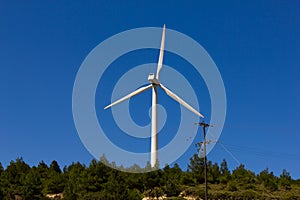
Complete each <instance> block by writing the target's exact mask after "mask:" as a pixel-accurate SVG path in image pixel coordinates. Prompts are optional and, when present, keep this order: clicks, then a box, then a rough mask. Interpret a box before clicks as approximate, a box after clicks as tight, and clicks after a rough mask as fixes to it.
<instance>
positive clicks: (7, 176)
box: [0, 158, 30, 199]
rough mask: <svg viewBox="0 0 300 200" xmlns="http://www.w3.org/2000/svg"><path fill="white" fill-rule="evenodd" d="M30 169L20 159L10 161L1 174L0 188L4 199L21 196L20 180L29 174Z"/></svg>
mask: <svg viewBox="0 0 300 200" xmlns="http://www.w3.org/2000/svg"><path fill="white" fill-rule="evenodd" d="M29 170H30V167H29V165H27V164H26V163H25V162H24V161H23V159H22V158H17V159H16V161H11V162H10V164H9V165H8V166H7V168H6V170H5V171H3V172H2V173H1V178H0V179H1V182H0V187H1V188H3V189H2V192H3V195H4V196H5V198H7V199H12V198H15V195H22V194H23V193H24V192H23V189H24V188H23V185H22V179H23V177H24V176H25V175H26V174H27V173H28V172H29Z"/></svg>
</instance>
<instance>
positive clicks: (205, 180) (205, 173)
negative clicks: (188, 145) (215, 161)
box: [197, 121, 210, 200]
mask: <svg viewBox="0 0 300 200" xmlns="http://www.w3.org/2000/svg"><path fill="white" fill-rule="evenodd" d="M197 124H198V125H199V126H202V129H203V140H204V141H203V145H204V147H203V151H204V159H203V161H204V184H205V198H204V199H205V200H207V195H208V191H207V158H206V143H207V142H206V128H207V127H209V126H210V125H209V124H206V123H205V122H204V121H202V122H200V123H197ZM200 144H201V143H200Z"/></svg>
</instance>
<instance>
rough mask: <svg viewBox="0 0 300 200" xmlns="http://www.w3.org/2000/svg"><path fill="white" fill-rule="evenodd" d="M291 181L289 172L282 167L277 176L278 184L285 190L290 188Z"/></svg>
mask: <svg viewBox="0 0 300 200" xmlns="http://www.w3.org/2000/svg"><path fill="white" fill-rule="evenodd" d="M291 183H292V177H291V175H290V173H289V172H288V171H287V170H286V169H283V170H282V173H281V174H280V177H279V185H280V186H281V187H283V188H284V189H285V190H290V189H291Z"/></svg>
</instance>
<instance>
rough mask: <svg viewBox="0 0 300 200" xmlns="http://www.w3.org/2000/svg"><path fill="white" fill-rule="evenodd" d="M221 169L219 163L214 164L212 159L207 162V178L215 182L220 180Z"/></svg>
mask: <svg viewBox="0 0 300 200" xmlns="http://www.w3.org/2000/svg"><path fill="white" fill-rule="evenodd" d="M220 175H221V174H220V169H219V165H218V164H217V163H214V164H212V162H211V161H209V162H208V164H207V179H208V182H210V183H212V184H215V183H219V182H220Z"/></svg>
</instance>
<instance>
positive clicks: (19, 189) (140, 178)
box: [0, 155, 300, 200]
mask: <svg viewBox="0 0 300 200" xmlns="http://www.w3.org/2000/svg"><path fill="white" fill-rule="evenodd" d="M203 164H204V163H203V159H200V158H199V157H198V156H197V155H194V156H193V157H192V158H191V159H190V164H189V165H188V170H187V171H183V170H181V169H180V167H179V166H178V165H176V164H175V165H174V166H173V167H169V166H165V167H164V168H163V169H161V170H156V171H152V172H148V173H140V174H137V173H136V174H133V173H126V172H121V171H118V170H114V169H112V168H110V167H107V166H106V165H104V164H103V163H102V162H98V161H96V160H92V161H91V163H90V164H89V165H88V166H85V165H83V164H81V163H79V162H77V163H72V164H71V165H69V166H65V167H63V168H62V169H61V168H60V166H59V165H58V163H57V162H56V161H52V162H51V164H50V165H49V166H48V165H47V164H45V163H44V162H43V161H41V162H40V163H39V164H38V165H37V166H33V167H30V166H29V165H28V164H26V162H25V161H23V159H22V158H18V159H16V160H15V161H11V163H10V164H9V166H7V167H6V168H5V169H4V168H3V166H2V165H1V163H0V199H1V200H2V199H3V200H9V199H26V200H27V199H29V200H35V199H49V198H50V197H51V194H57V195H56V197H54V196H55V195H52V198H56V199H59V198H63V199H66V200H77V199H78V200H94V199H95V200H97V199H99V200H102V199H103V200H110V199H118V200H121V199H122V200H126V199H128V200H135V199H137V200H141V199H143V198H144V197H160V196H165V197H166V198H167V199H184V197H186V198H187V197H190V198H194V199H200V198H203V196H204V184H203V183H204V174H203V172H204V165H203ZM133 167H135V168H138V166H133ZM141 170H142V169H141ZM208 183H209V184H208V186H209V199H263V200H265V199H300V181H299V180H293V179H292V178H291V176H290V175H289V173H288V172H287V171H286V170H283V171H282V174H281V175H280V176H279V177H276V176H275V175H274V174H273V173H272V172H270V171H269V170H268V169H265V170H263V171H262V172H260V173H259V174H255V173H253V172H252V171H250V170H248V169H246V168H245V166H244V165H240V166H239V167H237V168H236V169H235V170H233V171H229V170H228V167H227V163H226V161H225V160H223V162H222V163H220V164H217V163H212V162H210V161H209V162H208ZM47 196H48V197H47Z"/></svg>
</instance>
